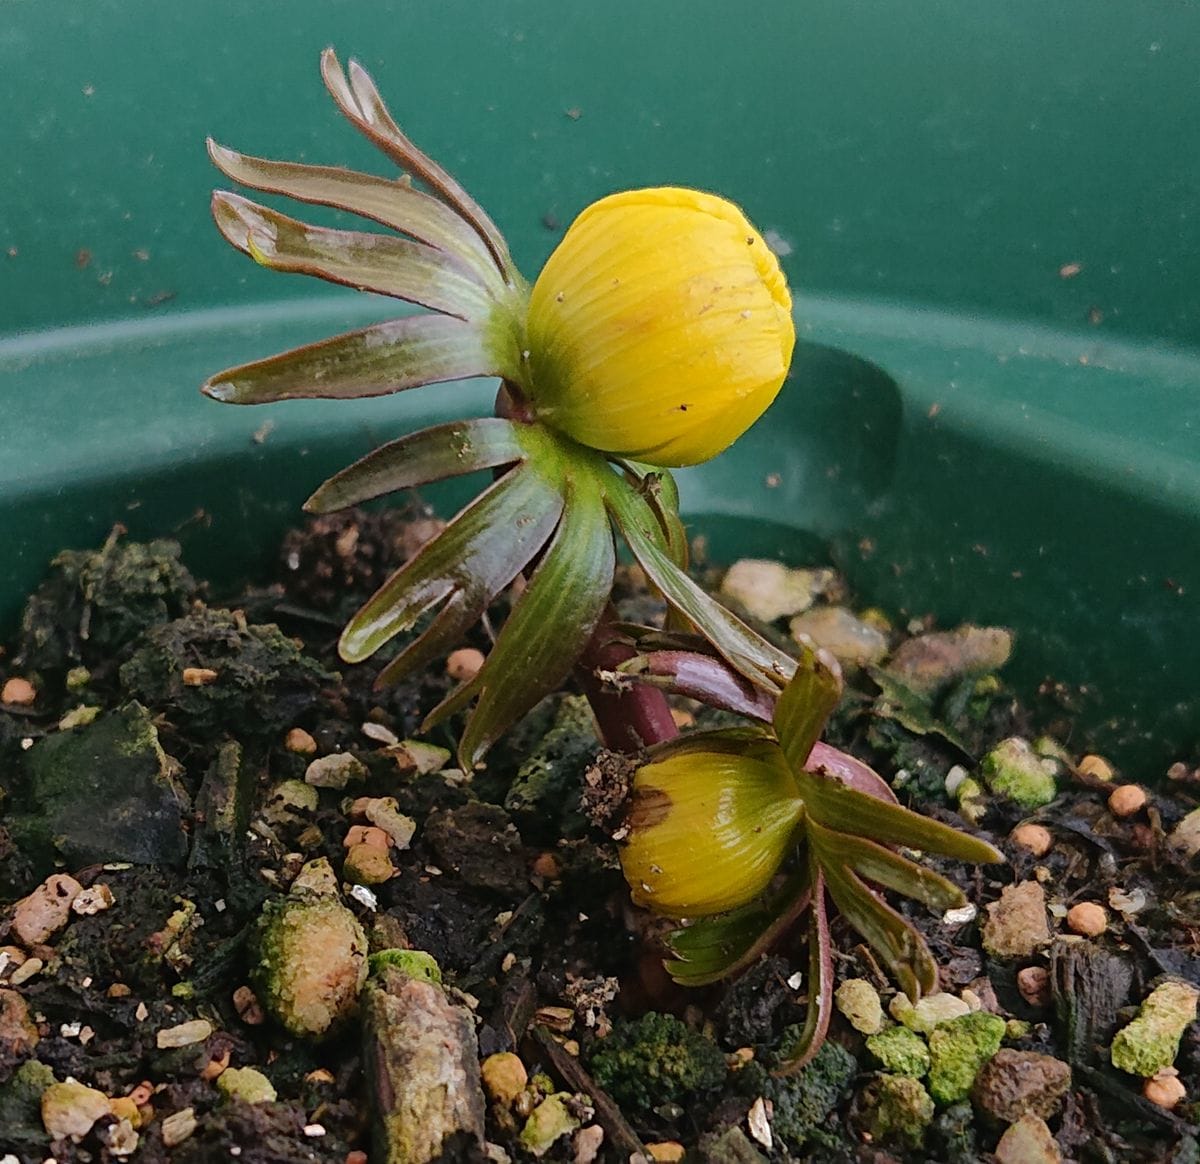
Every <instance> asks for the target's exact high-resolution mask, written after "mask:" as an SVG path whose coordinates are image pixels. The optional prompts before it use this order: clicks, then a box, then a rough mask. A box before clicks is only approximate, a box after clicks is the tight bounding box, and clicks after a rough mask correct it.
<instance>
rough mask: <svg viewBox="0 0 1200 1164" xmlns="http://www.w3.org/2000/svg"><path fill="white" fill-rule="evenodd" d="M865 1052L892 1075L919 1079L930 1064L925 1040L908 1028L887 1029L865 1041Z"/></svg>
mask: <svg viewBox="0 0 1200 1164" xmlns="http://www.w3.org/2000/svg"><path fill="white" fill-rule="evenodd" d="M867 1050H868V1051H870V1052H871V1054H872V1055H874V1056H875V1058H876V1059H878V1060H879V1062H880V1063H881V1064H882V1065H883V1069H884V1070H885V1071H890V1072H892V1073H893V1074H894V1075H911V1076H913V1077H914V1078H917V1079H919V1078H920V1077H921V1076H922V1075H924V1074H926V1072H928V1070H929V1064H930V1062H931V1060H930V1057H929V1048H928V1047H927V1046H926V1045H925V1040H924V1039H922V1038H921V1036H920V1035H918V1034H916V1033H915V1032H914V1031H910V1030H909V1029H908V1027H889V1028H888V1029H887V1030H886V1031H880V1032H879V1034H877V1035H871V1036H870V1037H869V1038H868V1039H867Z"/></svg>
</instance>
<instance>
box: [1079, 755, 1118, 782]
mask: <svg viewBox="0 0 1200 1164" xmlns="http://www.w3.org/2000/svg"><path fill="white" fill-rule="evenodd" d="M1076 771H1077V772H1078V773H1079V774H1080V776H1090V777H1091V778H1092V779H1093V780H1103V781H1104V783H1105V784H1107V783H1108V782H1109V781H1110V780H1111V779H1112V778H1113V776H1114V775H1115V774H1116V773H1114V772H1113V766H1112V765H1111V764H1110V763H1109V762H1108V761H1107V760H1106V759H1105V758H1104V757H1103V756H1084V758H1083V759H1082V760H1080V761H1079V763H1078V765H1077V766H1076Z"/></svg>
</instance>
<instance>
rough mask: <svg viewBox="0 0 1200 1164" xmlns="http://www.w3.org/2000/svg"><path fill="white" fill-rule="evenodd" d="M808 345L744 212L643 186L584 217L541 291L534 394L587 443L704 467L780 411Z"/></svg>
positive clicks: (542, 279)
mask: <svg viewBox="0 0 1200 1164" xmlns="http://www.w3.org/2000/svg"><path fill="white" fill-rule="evenodd" d="M795 339H796V333H795V327H794V325H793V323H792V300H791V296H790V295H789V294H788V289H787V283H786V282H785V280H784V277H783V272H782V271H781V270H780V269H779V263H778V262H777V261H776V259H775V256H774V255H773V254H772V253H771V251H770V250H769V249H768V247H767V244H766V243H765V242H764V241H763V239H762V236H761V235H759V233H758V232H757V231H756V230H755V229H754V227H752V226H751V225H750V223H749V222H748V221H747V219H746V217H745V215H744V214H742V212H741V211H740V210H739V209H738V208H737V207H736V206H734V205H733V204H732V203H731V202H727V201H726V200H725V199H723V198H718V197H716V196H715V195H713V194H704V193H701V192H699V191H697V190H684V189H680V188H678V187H671V186H667V187H662V188H658V189H649V190H629V191H626V192H625V193H621V194H613V195H611V196H610V197H608V198H602V199H601V200H600V201H599V202H594V203H593V204H592V205H591V206H589V207H588V208H587V209H586V210H584V211H583V213H582V214H580V216H579V217H578V218H577V219H576V220H575V221H574V222H573V223H572V224H571V227H570V229H569V230H568V231H567V233H566V235H565V236H564V237H563V240H562V242H561V243H560V244H559V245H558V248H557V249H556V250H555V251H554V253H553V254H552V255H551V256H550V259H549V261H548V262H547V263H546V266H545V268H544V269H543V270H542V273H541V275H540V276H539V277H538V280H537V282H536V283H535V284H534V287H533V292H532V296H531V298H530V302H529V316H528V349H529V354H528V359H529V382H528V383H527V385H526V388H527V389H528V391H529V394H530V396H531V398H532V400H533V404H534V408H535V409H536V411H537V413H538V415H539V416H540V417H541V418H542V419H543V420H544V421H545V422H546V423H548V424H550V425H553V426H554V427H556V428H558V429H560V430H561V431H563V432H565V433H566V434H567V435H568V436H571V437H573V438H574V439H575V440H577V441H579V442H580V443H581V444H584V445H589V446H590V447H592V448H595V449H600V450H602V451H603V452H607V453H617V454H620V455H622V456H628V457H632V458H634V459H637V460H643V461H649V462H651V463H653V464H658V465H667V466H676V465H694V464H698V463H699V462H701V461H706V460H708V459H709V458H710V457H713V456H715V455H716V454H717V453H719V452H721V450H722V449H725V448H727V447H728V446H729V445H731V444H732V443H733V442H734V441H735V440H737V438H738V437H740V436H741V435H742V433H744V432H745V431H746V429H748V428H749V427H750V426H751V425H752V424H753V423H754V422H755V421H756V420H757V419H758V418H759V417H760V416H761V415H762V414H763V412H765V411H766V409H767V407H768V405H770V403H771V401H772V400H774V399H775V396H776V394H777V393H778V392H779V389H780V387H781V386H782V384H783V379H784V376H786V375H787V370H788V364H789V362H790V361H791V358H792V348H793V346H794V344H795Z"/></svg>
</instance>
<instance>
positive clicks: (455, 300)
mask: <svg viewBox="0 0 1200 1164" xmlns="http://www.w3.org/2000/svg"><path fill="white" fill-rule="evenodd" d="M212 213H213V220H214V221H215V222H216V224H217V229H218V230H219V231H220V232H221V233H222V234H223V235H224V236H225V238H226V239H227V240H228V241H229V242H230V243H231V244H232V245H233V246H235V247H236V248H237V249H238V250H239V251H241V252H242V253H243V254H246V255H249V256H250V257H251V258H252V259H254V261H255V262H256V263H259V264H261V265H262V266H264V267H269V268H270V269H271V270H273V271H289V272H295V273H297V274H302V275H315V276H316V277H317V278H319V279H327V280H328V281H329V282H331V283H342V284H344V285H345V286H347V287H354V288H356V289H357V290H359V291H374V292H376V293H377V294H380V295H390V296H391V297H392V298H394V299H403V300H405V301H406V302H408V303H416V304H419V305H420V306H422V307H428V308H429V309H430V310H432V311H441V312H444V313H445V314H447V315H456V316H458V317H459V318H460V319H475V320H478V321H480V322H481V323H483V322H486V321H487V320H488V319H489V318H490V316H491V314H492V312H493V310H494V308H495V303H496V301H495V300H494V299H492V298H491V296H490V295H489V294H488V292H487V289H486V288H485V287H484V286H483V285H482V284H481V283H480V282H479V281H478V279H477V277H476V276H475V275H474V274H473V273H472V272H471V270H470V268H469V267H467V266H466V264H464V263H463V262H461V261H460V260H459V259H456V258H454V256H452V255H448V254H446V253H445V251H439V250H437V249H435V248H434V247H429V246H426V245H425V244H424V243H419V242H413V241H412V239H407V238H399V237H397V236H396V235H390V234H371V233H368V232H365V231H355V230H333V229H331V228H329V227H324V226H309V225H307V224H306V223H303V222H300V221H299V220H298V219H295V218H289V217H288V216H287V215H286V214H280V213H279V212H278V211H277V210H271V209H269V208H268V207H266V206H260V205H258V203H256V202H251V201H250V199H248V198H243V197H242V196H241V195H240V194H231V193H230V192H229V191H227V190H217V191H215V192H214V193H213V196H212Z"/></svg>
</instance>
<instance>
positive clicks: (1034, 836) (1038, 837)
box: [1009, 824, 1054, 857]
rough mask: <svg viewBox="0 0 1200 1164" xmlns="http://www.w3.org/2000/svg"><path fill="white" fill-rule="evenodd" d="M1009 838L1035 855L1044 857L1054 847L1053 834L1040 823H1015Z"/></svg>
mask: <svg viewBox="0 0 1200 1164" xmlns="http://www.w3.org/2000/svg"><path fill="white" fill-rule="evenodd" d="M1009 839H1010V840H1011V841H1012V843H1013V844H1014V845H1018V846H1019V847H1020V848H1022V849H1025V850H1027V851H1028V852H1030V853H1032V854H1033V856H1035V857H1044V856H1045V855H1046V854H1047V853H1048V852H1050V850H1051V849H1052V848H1053V847H1054V835H1053V834H1052V833H1051V832H1050V830H1049V829H1048V828H1046V826H1045V825H1040V824H1023V825H1017V827H1016V828H1015V829H1013V831H1012V834H1011V836H1010V838H1009Z"/></svg>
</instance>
